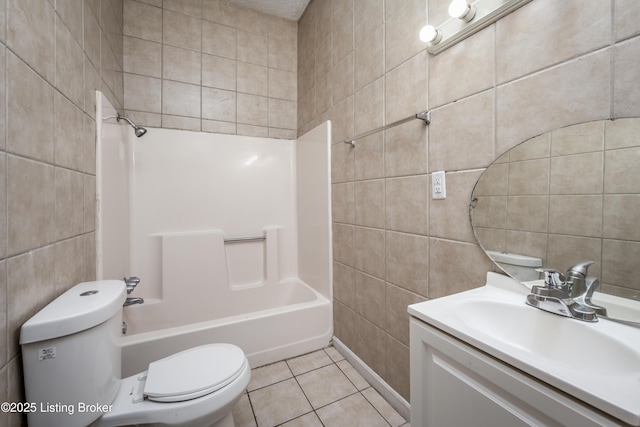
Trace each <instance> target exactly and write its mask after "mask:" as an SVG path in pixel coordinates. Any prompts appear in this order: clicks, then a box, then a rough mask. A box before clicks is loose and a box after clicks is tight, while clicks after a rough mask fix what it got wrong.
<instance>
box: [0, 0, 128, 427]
mask: <svg viewBox="0 0 640 427" xmlns="http://www.w3.org/2000/svg"><path fill="white" fill-rule="evenodd" d="M96 89H100V90H102V91H103V92H105V94H106V96H107V97H108V98H109V99H110V101H111V103H112V104H113V105H116V106H118V107H119V108H122V106H123V102H124V95H123V83H122V5H121V3H120V2H118V1H80V0H73V1H61V0H58V1H55V2H54V1H46V0H45V1H42V0H7V1H2V2H0V334H1V335H2V337H3V338H2V344H0V348H2V351H0V401H3V402H6V401H10V402H18V401H21V400H23V399H24V397H23V392H22V366H21V361H20V355H19V353H20V348H19V346H18V336H19V330H20V326H21V325H22V323H23V322H24V321H26V320H27V319H28V318H29V317H31V316H32V315H33V314H35V313H36V312H37V311H38V310H40V309H41V308H42V307H44V306H45V305H46V304H47V303H49V302H50V301H52V300H53V299H54V298H55V297H56V296H57V295H59V294H61V293H62V292H63V291H65V290H66V289H68V288H70V287H71V286H73V285H75V284H76V283H79V282H81V281H84V280H92V279H94V278H95V251H94V246H95V243H94V229H95V221H94V212H95V146H94V144H95V117H94V111H95V90H96ZM5 106H6V107H5ZM20 420H21V417H20V415H19V414H7V413H0V425H2V426H18V425H20Z"/></svg>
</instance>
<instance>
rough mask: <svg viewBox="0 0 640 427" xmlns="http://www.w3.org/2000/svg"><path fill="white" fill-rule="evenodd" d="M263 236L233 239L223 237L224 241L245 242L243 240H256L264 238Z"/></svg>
mask: <svg viewBox="0 0 640 427" xmlns="http://www.w3.org/2000/svg"><path fill="white" fill-rule="evenodd" d="M265 239H266V237H264V236H256V237H236V238H233V239H224V242H225V243H245V242H258V241H261V240H265Z"/></svg>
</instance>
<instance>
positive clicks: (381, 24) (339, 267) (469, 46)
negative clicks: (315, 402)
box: [298, 0, 640, 400]
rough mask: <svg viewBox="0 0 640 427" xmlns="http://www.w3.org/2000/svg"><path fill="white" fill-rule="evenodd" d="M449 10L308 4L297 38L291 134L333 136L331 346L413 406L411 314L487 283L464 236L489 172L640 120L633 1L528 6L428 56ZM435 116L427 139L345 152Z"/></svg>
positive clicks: (639, 12) (402, 135)
mask: <svg viewBox="0 0 640 427" xmlns="http://www.w3.org/2000/svg"><path fill="white" fill-rule="evenodd" d="M448 3H449V1H448V0H426V1H425V0H406V1H391V0H371V1H358V0H312V2H311V4H310V5H309V7H308V8H307V10H306V11H305V14H304V15H303V16H302V18H301V20H300V21H299V24H298V26H299V31H298V132H299V133H304V132H305V131H307V130H308V129H311V128H313V127H314V126H315V125H316V124H317V123H320V122H322V121H324V120H327V119H331V120H332V125H333V135H332V140H333V141H334V145H333V149H332V153H333V154H332V181H333V189H332V192H333V200H332V207H333V233H334V234H333V242H334V322H335V323H334V325H335V334H336V336H337V337H338V339H340V340H341V341H342V342H343V343H345V344H346V345H347V346H348V347H349V348H350V349H351V350H352V351H354V352H355V353H356V354H357V356H359V357H360V358H361V359H362V360H363V361H364V362H365V363H367V365H368V366H369V367H371V368H372V369H373V370H374V371H375V372H376V373H377V374H378V375H379V376H380V377H382V378H383V379H384V380H386V382H387V383H388V384H390V385H391V386H392V387H393V388H394V389H395V390H396V391H397V392H399V393H400V394H401V395H402V396H403V397H404V398H405V399H407V400H409V324H408V315H407V311H406V306H407V304H411V303H415V302H418V301H422V300H425V299H429V298H438V297H442V296H444V295H448V294H451V293H454V292H458V291H462V290H465V289H466V288H467V287H469V286H479V285H481V284H483V283H484V280H485V277H484V276H485V273H486V271H487V270H493V264H491V263H490V262H489V260H488V259H487V258H486V257H485V255H484V253H483V252H482V250H481V249H480V247H479V246H478V245H477V243H476V241H475V239H474V237H473V233H472V230H471V227H470V223H469V210H468V204H469V199H470V195H471V191H472V189H473V186H474V184H475V182H476V180H477V179H478V177H479V176H480V174H481V173H482V171H483V170H484V168H486V167H487V165H489V164H490V163H491V162H492V161H493V160H494V159H495V158H497V157H498V156H499V155H500V154H501V153H503V152H504V151H506V150H507V149H508V148H511V147H512V146H514V145H516V144H517V143H519V142H521V141H524V140H525V139H527V138H530V137H532V136H535V135H538V134H540V133H543V132H546V131H549V130H551V129H555V128H558V127H560V126H564V125H569V124H574V123H581V122H585V121H590V120H595V119H604V118H618V117H627V116H638V115H640V85H638V84H637V82H638V81H640V71H639V69H638V67H637V64H638V63H639V62H640V37H639V35H640V4H639V3H638V2H637V1H634V0H614V1H609V0H605V1H596V2H590V4H589V6H588V7H585V4H584V2H582V1H579V0H568V1H563V2H558V1H556V0H535V1H533V2H530V3H528V4H526V5H524V6H523V7H522V8H520V9H519V10H517V11H516V12H514V13H512V14H510V15H508V16H507V17H505V18H503V19H501V20H500V21H498V22H497V23H496V24H493V25H491V26H489V27H488V28H486V29H484V30H482V31H480V32H479V33H477V34H475V35H473V36H471V37H470V38H468V39H466V40H464V41H462V42H461V43H459V44H457V45H455V46H453V47H451V48H449V49H448V50H445V51H444V52H442V53H440V54H439V55H437V56H429V55H428V54H427V52H426V51H425V45H424V44H422V43H421V42H420V41H419V39H418V32H419V31H420V29H421V27H422V26H423V25H425V23H426V22H429V23H432V24H439V23H441V22H444V20H445V19H446V18H447V6H448ZM427 11H428V13H427ZM567 16H570V17H571V19H570V20H567V19H566V17H567ZM427 17H428V18H429V19H427ZM426 109H429V110H431V111H432V121H431V124H430V125H429V126H428V127H426V126H424V124H422V122H420V121H417V120H416V121H413V122H410V123H407V124H405V125H402V126H400V127H397V128H394V129H391V130H388V131H386V132H380V133H377V134H374V135H371V136H370V137H368V138H366V139H363V140H360V141H358V142H357V145H356V147H355V148H352V147H351V146H349V145H347V144H343V143H340V142H338V141H342V140H345V139H347V138H351V137H352V136H354V135H357V134H360V133H363V132H366V131H368V130H372V129H374V128H376V127H378V126H381V125H384V124H386V123H391V122H393V121H395V120H398V119H401V118H403V117H406V116H409V115H412V114H415V113H417V112H419V111H423V110H426ZM439 170H445V171H447V175H446V181H447V186H448V188H447V198H446V199H445V200H431V199H430V197H429V195H430V191H429V185H430V181H431V173H432V172H434V171H439ZM530 237H531V236H529V235H528V234H527V233H521V234H520V235H519V236H518V239H522V240H526V239H528V238H530Z"/></svg>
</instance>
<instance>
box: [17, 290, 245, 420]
mask: <svg viewBox="0 0 640 427" xmlns="http://www.w3.org/2000/svg"><path fill="white" fill-rule="evenodd" d="M125 299H126V291H125V284H124V282H123V281H120V280H102V281H95V282H84V283H80V284H78V285H76V286H74V287H73V288H71V289H70V290H68V291H67V292H65V293H64V294H62V295H60V296H59V297H58V298H56V299H55V300H54V301H52V302H51V303H50V304H49V305H47V306H46V307H45V308H43V309H42V310H41V311H40V312H38V313H37V314H36V315H35V316H33V317H32V318H31V319H29V320H28V321H27V322H25V323H24V325H22V328H21V330H20V345H21V346H22V365H23V371H24V384H25V394H26V402H29V404H30V405H31V406H30V407H29V411H28V413H27V420H28V424H29V427H40V426H47V427H55V426H59V427H75V426H77V427H85V426H89V425H90V426H92V427H94V426H100V427H107V426H129V425H150V426H154V425H158V426H193V427H196V426H197V427H213V426H215V427H233V426H234V422H233V415H232V413H231V410H232V408H233V406H234V405H235V403H236V402H237V401H238V400H239V399H240V396H241V395H242V393H243V392H244V390H245V389H246V387H247V385H248V384H249V379H250V378H251V368H250V367H249V362H248V360H247V358H246V356H245V354H244V352H243V351H242V350H241V349H240V348H238V347H236V346H235V345H232V344H222V343H218V344H208V345H203V346H199V347H194V348H191V349H188V350H185V351H182V352H179V353H176V354H173V355H171V356H168V357H165V358H163V359H160V360H157V361H155V362H152V363H151V364H149V367H148V369H147V370H146V371H144V372H141V373H139V374H136V375H132V376H130V377H127V378H124V379H122V378H121V348H120V340H121V336H122V305H123V303H124V301H125ZM26 412H27V411H26Z"/></svg>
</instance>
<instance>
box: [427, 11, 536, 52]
mask: <svg viewBox="0 0 640 427" xmlns="http://www.w3.org/2000/svg"><path fill="white" fill-rule="evenodd" d="M530 1H531V0H475V1H473V0H452V2H451V3H450V4H449V15H450V16H451V17H450V18H449V19H447V20H446V21H445V22H444V23H442V24H441V25H438V26H433V25H427V26H425V27H423V28H422V30H420V40H422V41H423V42H424V43H427V52H429V53H430V54H432V55H436V54H438V53H440V52H442V51H443V50H445V49H447V48H448V47H451V46H453V45H454V44H456V43H458V42H459V41H462V40H464V39H466V38H467V37H469V36H471V35H472V34H475V33H476V32H478V31H480V30H482V29H483V28H485V27H487V26H489V25H491V24H493V23H494V22H496V21H497V20H498V19H500V18H502V17H503V16H506V15H508V14H509V13H511V12H513V11H514V10H516V9H518V8H519V7H520V6H522V5H524V4H526V3H529V2H530Z"/></svg>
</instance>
